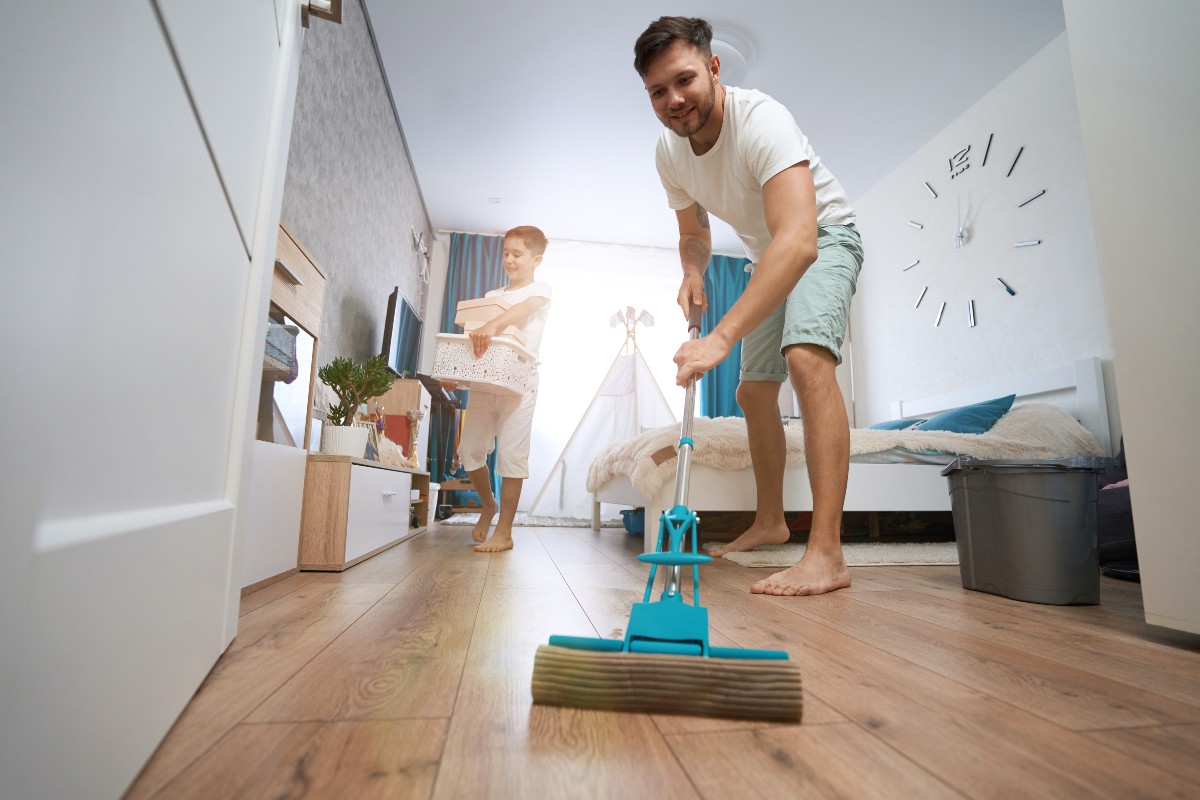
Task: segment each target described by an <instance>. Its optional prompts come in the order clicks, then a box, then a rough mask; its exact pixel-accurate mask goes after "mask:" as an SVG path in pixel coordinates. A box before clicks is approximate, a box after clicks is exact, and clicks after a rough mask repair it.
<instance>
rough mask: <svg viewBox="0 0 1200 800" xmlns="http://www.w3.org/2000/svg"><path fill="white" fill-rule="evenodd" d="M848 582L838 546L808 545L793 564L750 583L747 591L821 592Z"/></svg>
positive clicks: (787, 594)
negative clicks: (832, 550) (832, 548)
mask: <svg viewBox="0 0 1200 800" xmlns="http://www.w3.org/2000/svg"><path fill="white" fill-rule="evenodd" d="M849 585H850V570H849V569H848V568H847V567H846V562H845V561H843V560H842V552H841V548H840V547H839V548H838V550H837V551H836V552H835V553H828V552H825V551H824V550H814V549H813V548H811V547H809V548H806V549H805V551H804V556H803V557H802V558H801V559H800V560H799V561H798V562H796V564H794V565H793V566H791V567H788V568H787V569H785V570H784V571H782V572H776V573H775V574H774V575H772V576H771V577H769V578H765V579H763V580H761V581H759V582H758V583H756V584H754V585H753V586H751V587H750V591H751V592H753V593H754V594H771V595H776V596H780V597H794V596H797V595H811V594H825V593H826V592H832V591H834V590H836V589H844V588H846V587H847V586H849Z"/></svg>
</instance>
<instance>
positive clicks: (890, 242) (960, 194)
mask: <svg viewBox="0 0 1200 800" xmlns="http://www.w3.org/2000/svg"><path fill="white" fill-rule="evenodd" d="M931 91H934V89H933V88H931ZM879 124H880V125H885V126H886V124H887V120H880V121H879ZM990 134H994V138H993V140H992V145H991V149H990V152H989V153H988V158H987V163H986V165H985V164H984V163H983V156H984V150H985V148H986V147H987V142H988V137H989V135H990ZM967 145H970V146H971V151H970V156H969V163H970V168H969V169H967V170H966V171H965V172H962V173H961V174H960V175H958V176H957V177H955V178H953V179H952V178H951V177H950V174H951V172H950V166H949V163H950V158H951V157H952V156H953V155H954V154H955V153H957V152H958V151H960V150H961V149H962V148H964V147H966V146H967ZM1020 147H1024V150H1023V151H1022V152H1021V155H1020V159H1019V160H1018V161H1017V164H1016V166H1015V168H1013V170H1012V176H1011V177H1006V174H1007V172H1008V170H1009V167H1010V165H1011V164H1012V162H1013V160H1014V158H1015V157H1016V155H1017V152H1018V149H1019V148H1020ZM925 181H928V182H929V183H930V185H931V186H933V187H934V189H935V190H936V191H937V192H938V195H939V197H938V198H937V199H934V198H933V197H932V196H931V195H930V193H929V192H928V191H927V190H926V188H925V186H924V185H923V184H924V182H925ZM1042 189H1045V190H1046V194H1045V195H1043V196H1042V197H1040V198H1038V199H1037V200H1034V201H1033V202H1031V203H1029V204H1028V205H1027V206H1025V207H1024V208H1017V206H1018V204H1020V203H1021V202H1023V201H1024V200H1026V199H1028V198H1030V197H1032V196H1034V195H1036V194H1037V193H1038V192H1039V191H1041V190H1042ZM960 200H961V202H962V204H963V206H964V207H965V206H967V205H968V202H969V205H970V207H971V209H972V212H971V214H972V216H971V224H970V229H971V234H972V238H971V241H970V242H969V243H968V244H967V245H966V246H964V247H963V248H962V249H960V250H955V248H954V241H953V239H954V231H955V230H956V222H957V221H956V215H957V211H958V203H959V201H960ZM854 202H855V207H856V208H857V209H858V211H859V213H860V226H861V229H862V235H863V241H864V247H865V249H866V261H865V264H864V268H863V272H862V276H861V277H860V279H859V284H858V294H857V297H856V299H855V302H854V304H853V306H852V309H851V331H852V336H853V340H854V348H855V349H854V393H855V407H856V424H857V425H858V426H860V427H865V426H867V425H870V424H872V423H874V422H878V421H880V420H883V419H887V418H888V417H889V414H890V409H889V404H890V403H891V402H892V401H894V400H899V399H911V398H916V397H923V396H927V395H933V394H939V393H942V392H947V391H951V390H954V389H959V388H964V387H968V386H972V385H978V384H983V383H991V382H995V381H997V380H1002V379H1004V378H1006V377H1008V376H1010V375H1016V374H1019V373H1023V372H1028V371H1034V370H1038V369H1044V368H1050V367H1056V366H1060V365H1063V364H1068V363H1070V362H1072V361H1074V360H1076V359H1078V358H1083V357H1087V356H1099V357H1100V358H1101V359H1103V360H1104V362H1105V369H1106V373H1107V374H1106V383H1108V384H1110V385H1109V387H1108V388H1109V396H1110V417H1112V423H1113V425H1114V431H1113V435H1114V441H1115V440H1116V438H1117V437H1119V435H1120V428H1119V422H1118V421H1117V420H1116V414H1115V399H1114V398H1115V393H1114V392H1113V391H1112V386H1111V380H1112V378H1111V357H1112V348H1111V344H1110V339H1109V333H1108V325H1107V322H1106V319H1105V314H1104V298H1103V293H1102V290H1101V283H1100V275H1099V271H1098V267H1097V255H1096V241H1095V234H1094V230H1093V226H1092V219H1091V213H1090V208H1089V205H1088V185H1087V176H1086V173H1085V168H1084V159H1083V152H1082V146H1081V140H1080V131H1079V117H1078V112H1077V111H1076V105H1075V94H1074V85H1073V81H1072V75H1071V64H1070V56H1069V53H1068V48H1067V42H1066V37H1065V35H1063V36H1060V37H1058V38H1057V39H1055V40H1054V41H1053V42H1051V43H1050V44H1049V45H1047V46H1046V47H1045V48H1044V49H1043V50H1042V51H1041V52H1039V53H1038V54H1037V55H1036V56H1034V57H1033V58H1031V59H1030V60H1029V61H1028V62H1026V63H1025V64H1024V65H1023V66H1022V67H1021V68H1020V69H1018V70H1017V71H1016V72H1014V73H1013V74H1012V75H1010V76H1009V77H1008V78H1007V79H1005V81H1004V82H1003V83H1001V84H1000V85H999V86H997V87H995V88H994V89H993V90H992V91H990V92H989V93H988V94H986V95H985V96H984V97H983V98H982V99H981V100H980V101H979V102H978V103H976V104H975V105H974V106H972V107H971V108H970V109H969V110H967V111H966V113H964V114H963V115H962V116H961V117H959V118H958V119H957V120H955V121H954V122H953V123H952V124H951V125H949V126H948V127H947V128H946V129H945V130H943V131H942V132H941V133H939V134H938V135H937V136H936V137H934V138H933V139H932V140H931V141H929V142H928V143H927V144H926V145H925V146H924V147H922V148H921V149H920V150H919V151H917V153H915V154H914V155H913V156H912V157H911V158H909V159H908V160H907V161H905V162H904V163H903V164H901V165H900V166H899V167H897V168H896V170H895V171H893V172H892V173H891V174H890V175H889V176H888V177H887V178H885V179H884V180H883V181H881V182H880V183H879V184H878V185H876V186H875V187H873V188H872V189H871V190H870V191H869V192H867V194H865V195H864V196H863V197H861V198H857V199H855V201H854ZM909 220H915V221H918V222H920V223H922V224H924V226H925V227H924V228H923V229H920V230H918V229H916V228H914V227H912V226H910V225H909V224H908V222H909ZM1031 239H1040V240H1041V242H1042V243H1041V244H1040V245H1037V246H1034V247H1023V248H1017V247H1014V246H1013V244H1014V243H1015V242H1017V241H1026V240H1031ZM918 259H919V260H920V262H921V263H920V264H918V265H917V266H916V267H913V268H912V269H908V270H905V269H904V268H905V267H907V266H908V265H909V264H911V263H913V261H915V260H918ZM997 277H1000V278H1003V279H1004V280H1005V281H1006V282H1008V283H1009V284H1010V285H1011V286H1012V287H1013V288H1014V289H1015V290H1016V292H1017V294H1016V295H1015V296H1009V295H1008V294H1007V293H1006V292H1005V291H1004V289H1003V287H1002V286H1001V285H1000V283H999V282H998V281H997V280H996V278H997ZM925 286H928V287H929V289H928V291H927V292H926V295H925V298H924V299H923V300H922V302H921V305H920V307H919V308H914V303H915V302H916V300H917V297H918V295H919V294H920V292H921V290H922V288H923V287H925ZM972 300H973V301H974V306H975V318H976V326H975V327H974V328H972V327H969V325H968V312H967V303H968V302H969V301H972ZM943 301H944V302H946V309H945V312H944V314H943V317H942V321H941V324H940V325H939V326H936V327H935V326H934V320H935V317H936V315H937V312H938V309H939V307H940V305H941V303H942V302H943Z"/></svg>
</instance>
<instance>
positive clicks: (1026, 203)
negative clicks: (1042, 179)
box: [1017, 189, 1046, 208]
mask: <svg viewBox="0 0 1200 800" xmlns="http://www.w3.org/2000/svg"><path fill="white" fill-rule="evenodd" d="M1045 193H1046V190H1045V189H1042V190H1041V191H1040V192H1038V193H1037V194H1035V195H1034V196H1033V197H1031V198H1029V199H1028V200H1026V201H1025V202H1024V203H1021V205H1019V206H1017V208H1024V207H1025V206H1027V205H1029V204H1030V203H1032V202H1033V201H1034V200H1037V199H1038V198H1039V197H1041V196H1042V195H1044V194H1045Z"/></svg>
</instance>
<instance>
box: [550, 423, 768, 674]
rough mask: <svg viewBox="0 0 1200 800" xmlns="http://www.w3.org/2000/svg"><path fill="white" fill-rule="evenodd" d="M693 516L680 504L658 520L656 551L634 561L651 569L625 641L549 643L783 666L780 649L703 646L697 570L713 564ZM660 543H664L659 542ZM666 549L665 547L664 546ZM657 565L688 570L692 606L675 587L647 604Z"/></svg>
mask: <svg viewBox="0 0 1200 800" xmlns="http://www.w3.org/2000/svg"><path fill="white" fill-rule="evenodd" d="M685 445H686V446H687V447H689V448H690V447H691V446H692V442H691V440H690V439H681V440H680V442H679V446H680V449H681V450H682V449H683V447H684V446H685ZM696 522H697V518H696V514H695V512H694V511H692V510H691V509H689V508H687V506H684V505H676V506H675V507H673V508H672V509H671V510H669V511H667V512H665V513H664V514H662V516H661V517H660V518H659V526H658V544H657V551H658V552H654V553H643V554H641V555H639V556H638V557H637V558H638V561H644V562H646V563H649V564H651V567H650V577H649V578H648V579H647V580H646V594H645V596H644V597H643V599H642V602H640V603H634V604H633V610H632V611H631V612H630V615H629V625H628V627H627V628H626V632H625V639H624V640H620V639H598V638H592V637H586V636H551V637H550V644H552V645H554V646H556V647H567V648H570V649H572V650H591V651H594V652H607V653H664V654H667V655H685V656H706V657H711V658H739V659H748V660H760V661H762V660H771V661H786V660H787V659H788V654H787V653H786V652H784V651H783V650H747V649H743V648H739V647H712V646H711V645H710V644H709V643H708V609H707V608H705V607H704V606H702V605H700V565H701V564H707V563H708V562H710V561H712V557H711V556H706V555H701V554H700V553H699V552H698V551H699V547H698V546H697V535H696ZM684 536H690V537H691V544H692V548H691V549H692V552H690V553H685V552H683V541H684ZM664 540H665V541H664ZM664 544H666V547H664ZM659 566H667V567H685V566H690V567H691V568H692V587H693V597H692V602H691V604H688V603H686V602H685V601H684V599H683V593H682V592H681V591H678V590H677V588H675V587H668V588H664V589H663V592H662V594H661V595H660V597H659V599H658V600H653V601H652V600H651V599H650V597H651V594H652V593H653V591H654V579H655V577H656V576H657V574H658V568H659Z"/></svg>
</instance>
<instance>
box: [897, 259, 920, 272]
mask: <svg viewBox="0 0 1200 800" xmlns="http://www.w3.org/2000/svg"><path fill="white" fill-rule="evenodd" d="M920 263H921V259H919V258H918V259H917V260H916V261H914V262H913V263H911V264H909V265H908V266H907V267H905V268H904V269H902V270H900V271H901V272H908V271H909V270H910V269H912V268H913V267H915V266H916V265H917V264H920Z"/></svg>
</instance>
